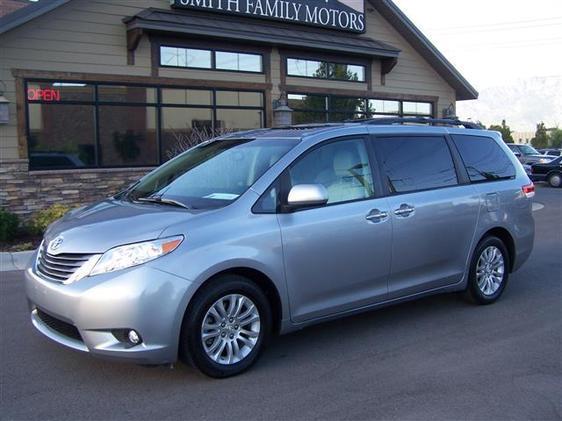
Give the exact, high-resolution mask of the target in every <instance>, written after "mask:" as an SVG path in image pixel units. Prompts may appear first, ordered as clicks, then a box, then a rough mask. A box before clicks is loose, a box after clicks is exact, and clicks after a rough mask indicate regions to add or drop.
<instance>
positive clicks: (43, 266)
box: [37, 245, 92, 282]
mask: <svg viewBox="0 0 562 421" xmlns="http://www.w3.org/2000/svg"><path fill="white" fill-rule="evenodd" d="M91 257H92V255H91V254H77V253H62V254H57V255H54V254H50V253H48V252H47V246H46V245H43V246H42V247H41V248H40V249H39V254H38V256H37V272H38V274H40V275H42V276H43V277H44V278H46V279H48V280H50V281H55V282H64V281H67V280H68V279H69V278H70V277H71V276H72V275H73V274H74V272H76V271H77V270H78V269H80V267H81V266H82V265H83V264H84V263H86V262H87V261H88V260H89V259H90V258H91Z"/></svg>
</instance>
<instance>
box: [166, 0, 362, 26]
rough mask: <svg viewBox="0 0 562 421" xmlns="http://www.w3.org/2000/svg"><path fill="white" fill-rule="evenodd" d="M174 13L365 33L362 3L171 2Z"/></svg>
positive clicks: (289, 0)
mask: <svg viewBox="0 0 562 421" xmlns="http://www.w3.org/2000/svg"><path fill="white" fill-rule="evenodd" d="M170 2H171V4H172V7H174V8H177V9H196V10H206V11H211V12H219V13H224V14H230V15H242V16H249V17H257V18H261V19H272V20H279V21H285V22H294V23H300V24H304V25H312V26H321V27H324V28H329V29H337V30H340V31H349V32H358V33H363V32H365V3H364V0H170Z"/></svg>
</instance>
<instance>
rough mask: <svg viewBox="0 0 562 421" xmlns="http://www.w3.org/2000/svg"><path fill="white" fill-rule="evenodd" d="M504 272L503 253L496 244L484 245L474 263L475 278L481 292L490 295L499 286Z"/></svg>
mask: <svg viewBox="0 0 562 421" xmlns="http://www.w3.org/2000/svg"><path fill="white" fill-rule="evenodd" d="M504 273H505V261H504V258H503V255H502V253H501V251H500V249H498V248H497V247H496V246H489V247H486V248H485V249H484V250H483V251H482V253H481V254H480V257H479V258H478V263H477V265H476V280H477V282H478V288H480V291H481V292H482V294H484V295H486V296H490V295H493V294H495V293H496V291H497V290H498V289H499V288H500V286H501V284H502V282H503V279H504Z"/></svg>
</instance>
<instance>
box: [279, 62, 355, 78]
mask: <svg viewBox="0 0 562 421" xmlns="http://www.w3.org/2000/svg"><path fill="white" fill-rule="evenodd" d="M287 75H289V76H299V77H310V78H315V79H331V80H347V81H352V82H365V66H361V65H358V64H345V63H330V62H327V61H317V60H305V59H299V58H288V59H287Z"/></svg>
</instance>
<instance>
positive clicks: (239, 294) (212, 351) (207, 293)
mask: <svg viewBox="0 0 562 421" xmlns="http://www.w3.org/2000/svg"><path fill="white" fill-rule="evenodd" d="M271 317H272V316H271V309H270V307H269V302H268V300H267V298H266V296H265V294H264V293H263V292H262V290H261V289H260V288H259V287H258V286H257V285H255V284H254V283H253V282H252V281H250V280H248V279H246V278H244V277H241V276H238V275H227V276H223V277H221V278H218V279H215V280H214V281H212V283H211V284H209V285H208V286H206V287H204V289H203V290H201V291H200V292H198V294H197V296H196V297H195V298H194V302H193V304H192V305H191V306H190V308H189V309H188V311H187V312H186V315H185V316H184V322H183V326H182V336H181V340H180V342H181V344H180V357H181V358H182V359H183V360H187V361H188V362H190V363H192V364H193V365H194V366H195V367H197V368H198V369H199V370H200V371H202V372H203V373H204V374H206V375H208V376H211V377H217V378H222V377H229V376H233V375H236V374H239V373H241V372H243V371H245V370H247V369H248V368H249V367H250V366H251V365H252V364H253V363H255V362H256V360H257V358H258V357H259V355H260V353H261V351H262V348H263V346H264V344H265V342H266V341H267V339H268V337H269V335H270V331H271V325H272V324H271Z"/></svg>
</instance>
